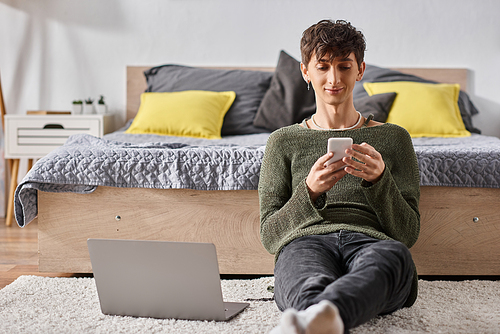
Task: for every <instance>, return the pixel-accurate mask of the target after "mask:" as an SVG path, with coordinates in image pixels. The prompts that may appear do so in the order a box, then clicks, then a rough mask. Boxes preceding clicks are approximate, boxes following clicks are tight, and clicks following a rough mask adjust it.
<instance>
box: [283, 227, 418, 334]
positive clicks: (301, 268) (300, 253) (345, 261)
mask: <svg viewBox="0 0 500 334" xmlns="http://www.w3.org/2000/svg"><path fill="white" fill-rule="evenodd" d="M413 275H414V264H413V260H412V258H411V254H410V251H409V250H408V248H407V247H406V246H405V245H403V244H402V243H400V242H398V241H393V240H379V239H374V238H372V237H369V236H367V235H365V234H362V233H356V232H349V231H340V232H336V233H331V234H326V235H313V236H306V237H301V238H298V239H295V240H294V241H292V242H291V243H289V244H288V245H286V246H285V247H284V248H283V249H282V250H281V253H280V255H279V257H278V261H277V262H276V266H275V268H274V277H275V287H274V293H275V299H276V304H277V305H278V308H279V309H280V310H281V311H284V310H285V309H287V308H290V307H292V308H295V309H297V310H304V309H306V308H307V307H309V306H311V305H313V304H317V303H319V302H320V301H321V300H323V299H327V300H329V301H331V302H332V303H334V304H335V305H336V306H337V307H338V309H339V312H340V316H341V317H342V320H343V321H344V326H345V328H346V330H348V329H349V328H353V327H356V326H358V325H360V324H362V323H364V322H366V321H368V320H370V319H371V318H374V317H375V316H377V315H379V314H386V313H391V312H394V311H396V310H398V309H400V308H401V307H403V305H404V303H405V301H406V299H407V298H408V296H409V294H410V288H411V284H412V279H413Z"/></svg>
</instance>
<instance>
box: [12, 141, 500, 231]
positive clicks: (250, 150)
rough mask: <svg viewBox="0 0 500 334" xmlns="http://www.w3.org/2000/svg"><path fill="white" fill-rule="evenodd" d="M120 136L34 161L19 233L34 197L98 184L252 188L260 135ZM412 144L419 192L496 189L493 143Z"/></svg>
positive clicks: (21, 192) (20, 201) (498, 152)
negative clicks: (167, 139) (197, 137)
mask: <svg viewBox="0 0 500 334" xmlns="http://www.w3.org/2000/svg"><path fill="white" fill-rule="evenodd" d="M124 136H125V135H124V134H122V133H117V134H113V135H109V136H105V138H106V139H100V138H95V137H92V136H89V135H75V136H72V137H70V138H69V139H68V141H67V142H66V144H65V145H64V146H62V147H60V148H57V149H56V150H54V151H53V152H51V153H50V154H48V155H47V156H45V157H44V158H42V159H40V160H39V161H38V162H37V163H36V164H35V165H34V166H33V168H32V169H31V171H30V172H29V173H28V174H27V175H26V176H25V178H24V179H23V181H22V182H21V183H20V184H19V186H18V187H17V189H16V193H15V198H14V201H15V206H14V208H15V217H16V220H17V222H18V225H19V226H21V227H23V226H25V225H26V224H28V223H29V222H30V221H32V220H33V219H34V218H35V217H36V215H37V210H38V209H37V191H38V190H41V191H48V192H76V193H90V192H92V191H94V190H95V189H96V187H97V186H99V185H102V186H112V187H144V188H159V189H169V188H189V189H197V190H252V189H257V185H258V180H259V172H260V163H261V160H262V157H263V154H264V148H265V141H266V139H267V136H268V134H259V135H249V137H248V138H250V139H248V138H246V136H236V137H242V139H236V140H237V141H239V142H238V143H237V144H238V145H234V144H229V143H230V142H234V140H235V139H234V138H233V139H227V140H220V141H217V142H214V141H206V140H205V141H203V140H201V141H200V140H197V141H189V140H186V139H180V138H172V137H170V140H174V141H177V142H176V143H165V142H160V141H159V140H160V137H159V136H137V135H135V137H134V139H133V140H130V138H128V139H127V138H126V137H124ZM162 137H163V136H162ZM243 137H245V138H243ZM162 139H163V138H162ZM155 140H157V141H156V142H155ZM163 140H164V139H163ZM182 140H184V142H179V141H182ZM124 141H128V142H124ZM130 141H135V142H132V143H131V142H130ZM208 143H210V144H211V145H208ZM214 143H215V145H214ZM413 143H414V147H415V152H416V154H417V158H418V161H419V168H420V177H421V185H423V186H458V187H490V188H500V139H499V138H496V137H488V136H481V135H475V134H473V135H472V136H471V137H467V138H416V139H414V140H413Z"/></svg>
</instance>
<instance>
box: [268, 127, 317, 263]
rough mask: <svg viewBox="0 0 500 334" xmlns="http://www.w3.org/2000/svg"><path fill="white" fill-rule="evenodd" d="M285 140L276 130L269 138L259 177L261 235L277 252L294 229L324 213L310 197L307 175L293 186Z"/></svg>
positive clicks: (270, 250)
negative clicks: (293, 187)
mask: <svg viewBox="0 0 500 334" xmlns="http://www.w3.org/2000/svg"><path fill="white" fill-rule="evenodd" d="M286 145H287V143H286V140H282V138H280V136H279V135H276V133H273V134H272V135H271V136H270V137H269V140H268V142H267V145H266V151H265V153H264V158H263V161H262V166H261V170H260V179H259V203H260V235H261V241H262V244H263V245H264V247H265V248H266V249H267V251H268V252H269V253H271V254H276V252H277V251H278V250H279V247H280V245H282V244H283V241H284V240H286V239H287V238H288V237H289V236H290V234H291V233H292V231H294V230H296V229H297V228H303V227H306V226H309V225H313V224H315V223H317V222H319V221H321V220H323V217H322V216H321V215H320V214H319V212H318V209H317V208H316V207H315V206H314V203H313V202H312V201H311V198H310V196H309V192H308V189H307V185H306V182H305V179H303V180H301V181H300V182H299V183H298V185H297V186H296V187H295V189H292V176H291V167H290V159H289V158H288V157H287V153H286V152H291V149H292V148H290V147H288V148H286V147H285V146H286Z"/></svg>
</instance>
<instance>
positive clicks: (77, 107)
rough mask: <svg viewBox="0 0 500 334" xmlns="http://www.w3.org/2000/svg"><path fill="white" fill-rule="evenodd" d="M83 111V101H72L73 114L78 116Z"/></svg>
mask: <svg viewBox="0 0 500 334" xmlns="http://www.w3.org/2000/svg"><path fill="white" fill-rule="evenodd" d="M82 109H83V101H82V100H74V101H73V114H75V115H79V114H81V113H82Z"/></svg>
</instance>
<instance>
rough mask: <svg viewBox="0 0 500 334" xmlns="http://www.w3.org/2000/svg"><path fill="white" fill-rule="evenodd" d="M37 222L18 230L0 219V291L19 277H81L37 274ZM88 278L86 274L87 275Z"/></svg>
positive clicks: (13, 225)
mask: <svg viewBox="0 0 500 334" xmlns="http://www.w3.org/2000/svg"><path fill="white" fill-rule="evenodd" d="M37 233H38V225H37V220H36V219H35V220H34V221H33V222H31V223H30V224H28V226H26V227H25V228H20V227H18V226H17V224H16V223H15V222H14V223H12V225H11V226H9V227H7V226H5V219H3V218H0V289H2V288H3V287H5V286H6V285H8V284H10V283H12V282H14V281H15V280H16V279H17V278H18V277H19V276H21V275H37V276H48V277H81V276H85V275H82V274H64V273H40V272H38V235H37ZM87 276H88V274H87Z"/></svg>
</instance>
